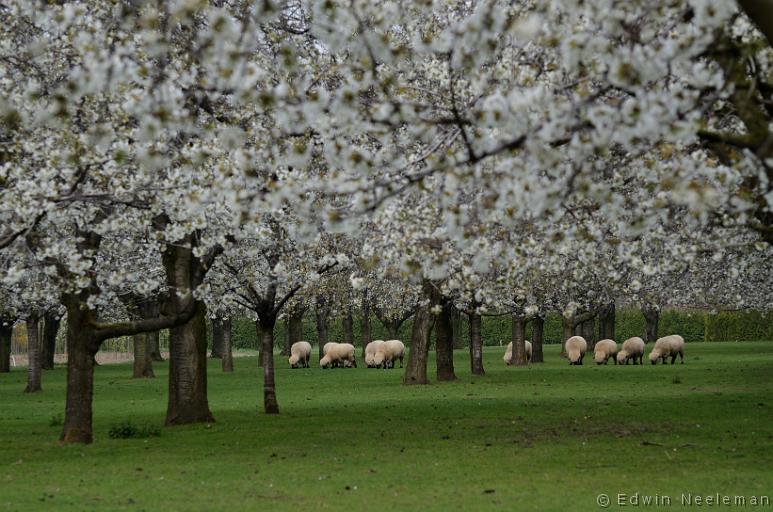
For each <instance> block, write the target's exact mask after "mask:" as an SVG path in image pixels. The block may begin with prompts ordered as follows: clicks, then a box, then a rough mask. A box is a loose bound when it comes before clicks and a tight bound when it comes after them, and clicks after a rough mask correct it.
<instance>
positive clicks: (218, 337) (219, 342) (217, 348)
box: [209, 316, 225, 359]
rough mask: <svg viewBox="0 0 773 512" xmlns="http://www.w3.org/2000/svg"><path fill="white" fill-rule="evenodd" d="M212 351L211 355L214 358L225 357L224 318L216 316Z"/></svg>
mask: <svg viewBox="0 0 773 512" xmlns="http://www.w3.org/2000/svg"><path fill="white" fill-rule="evenodd" d="M211 323H212V351H211V352H210V353H209V357H211V358H212V359H221V358H222V357H223V336H225V334H224V332H223V319H222V318H220V317H219V316H216V317H215V318H213V319H212V321H211Z"/></svg>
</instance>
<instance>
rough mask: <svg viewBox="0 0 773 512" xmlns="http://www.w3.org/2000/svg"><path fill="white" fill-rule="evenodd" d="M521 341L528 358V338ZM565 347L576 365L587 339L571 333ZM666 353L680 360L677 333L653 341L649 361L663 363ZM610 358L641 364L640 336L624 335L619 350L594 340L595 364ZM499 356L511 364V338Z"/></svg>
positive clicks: (681, 348)
mask: <svg viewBox="0 0 773 512" xmlns="http://www.w3.org/2000/svg"><path fill="white" fill-rule="evenodd" d="M525 344H526V360H527V361H531V350H532V349H531V342H530V341H526V342H525ZM565 349H566V358H567V359H569V364H570V365H575V364H576V365H579V364H582V360H583V358H584V357H585V352H586V351H587V350H588V342H587V341H585V338H583V337H582V336H572V337H571V338H569V339H568V340H566V344H565ZM669 356H670V357H671V364H674V362H675V361H676V356H679V357H680V358H681V359H680V361H681V362H682V364H684V338H682V337H681V336H679V335H678V334H672V335H670V336H664V337H662V338H659V339H658V340H657V341H656V342H655V346H654V347H653V348H652V352H650V355H649V359H650V363H652V364H657V362H658V361H661V362H662V363H663V364H666V359H667V358H668V357H669ZM610 359H612V361H614V363H615V364H618V363H620V364H628V362H629V361H633V364H643V361H644V340H643V339H641V338H639V337H633V338H628V339H627V340H625V341H624V342H623V347H622V348H621V349H620V350H618V347H617V343H615V341H614V340H608V339H607V340H600V341H598V342H597V343H596V345H595V347H594V348H593V360H594V361H596V364H607V362H609V360H610ZM502 360H503V361H504V362H505V364H508V365H509V364H512V362H513V343H512V342H510V343H508V345H507V350H505V355H504V357H502Z"/></svg>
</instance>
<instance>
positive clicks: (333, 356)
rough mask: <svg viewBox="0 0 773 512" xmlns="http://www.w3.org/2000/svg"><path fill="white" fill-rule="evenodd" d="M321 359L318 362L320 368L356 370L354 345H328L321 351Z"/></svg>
mask: <svg viewBox="0 0 773 512" xmlns="http://www.w3.org/2000/svg"><path fill="white" fill-rule="evenodd" d="M322 352H323V354H324V355H323V357H322V359H320V360H319V366H320V367H321V368H328V367H331V366H332V367H335V366H339V367H340V366H343V367H345V368H351V367H354V368H357V360H356V359H355V358H354V345H352V344H351V343H328V344H326V345H325V346H324V347H323V349H322Z"/></svg>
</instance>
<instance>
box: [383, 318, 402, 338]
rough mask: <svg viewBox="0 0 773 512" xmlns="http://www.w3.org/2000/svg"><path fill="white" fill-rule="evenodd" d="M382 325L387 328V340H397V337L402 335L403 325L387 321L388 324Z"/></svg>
mask: <svg viewBox="0 0 773 512" xmlns="http://www.w3.org/2000/svg"><path fill="white" fill-rule="evenodd" d="M382 323H383V324H384V327H385V328H386V332H387V339H390V340H396V339H397V336H398V335H399V333H400V325H401V323H400V322H399V321H392V320H387V321H386V322H382Z"/></svg>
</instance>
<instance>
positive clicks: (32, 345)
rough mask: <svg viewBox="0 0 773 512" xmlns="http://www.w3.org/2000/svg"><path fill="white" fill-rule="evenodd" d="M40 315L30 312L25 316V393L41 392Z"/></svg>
mask: <svg viewBox="0 0 773 512" xmlns="http://www.w3.org/2000/svg"><path fill="white" fill-rule="evenodd" d="M40 318H41V315H40V313H37V312H32V313H30V314H29V315H28V316H27V319H26V325H27V387H26V388H24V392H25V393H37V392H38V391H42V390H43V388H42V387H41V385H40V377H41V374H42V372H43V353H42V350H41V336H40Z"/></svg>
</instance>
